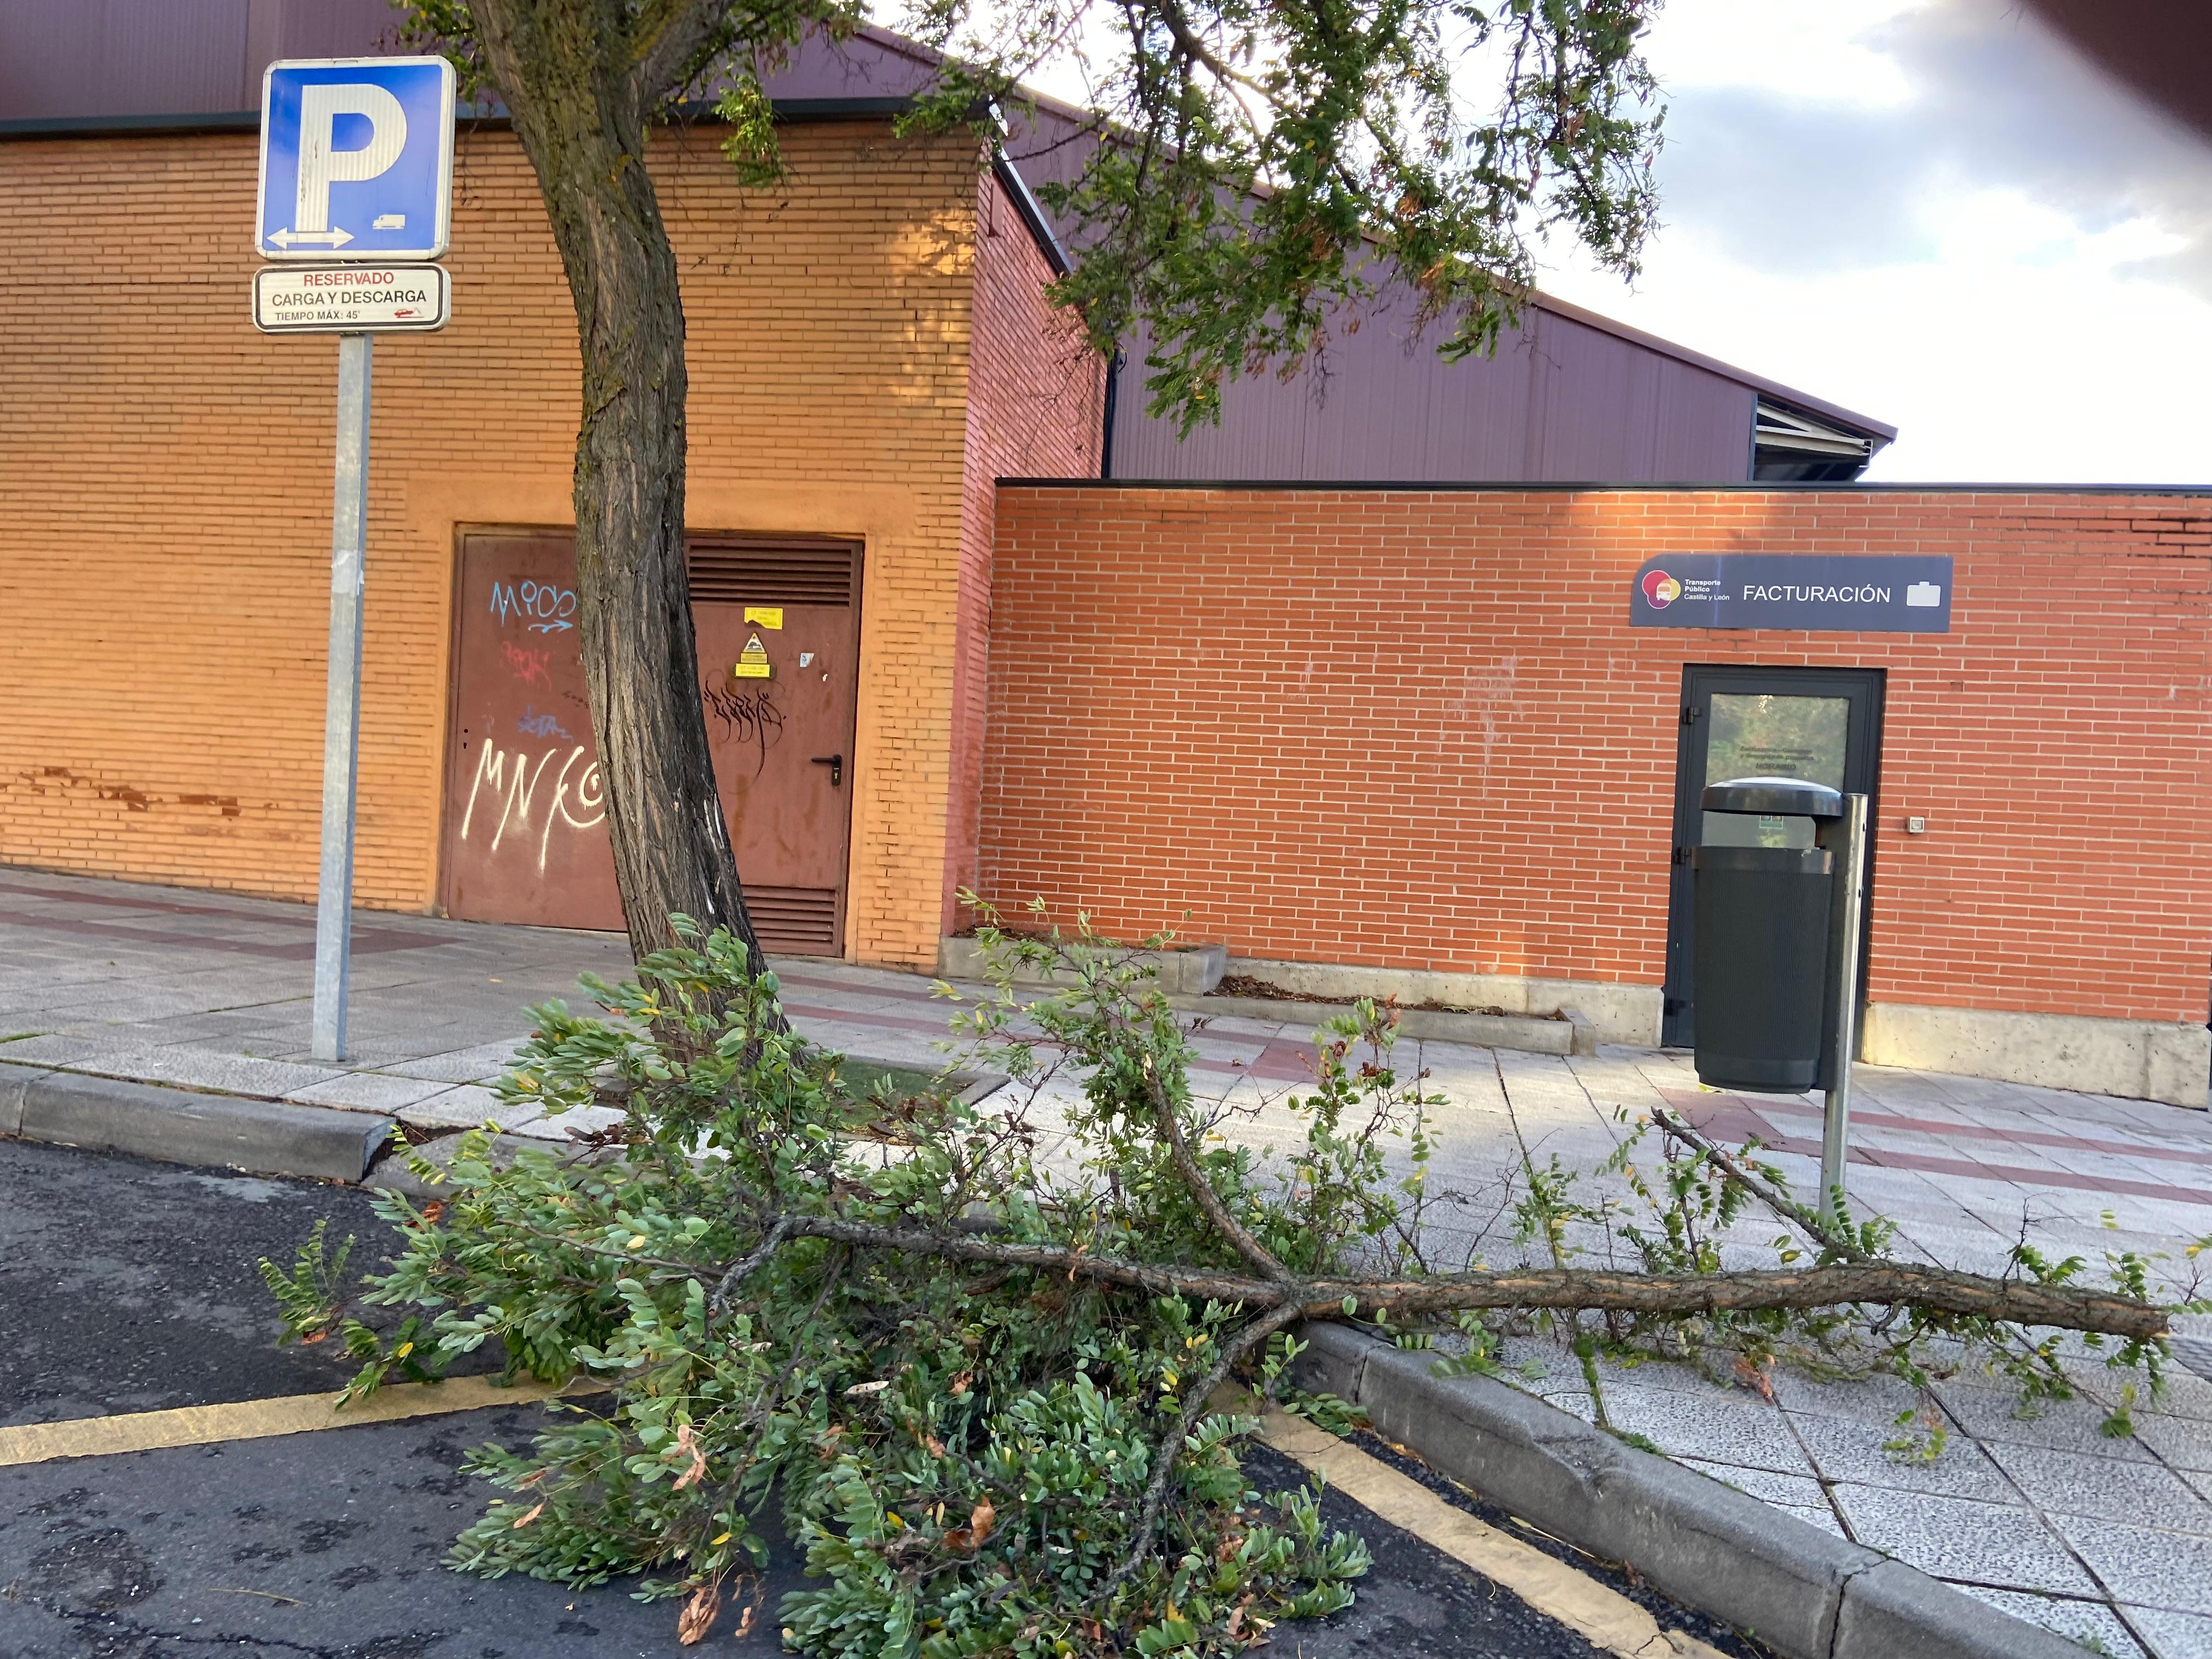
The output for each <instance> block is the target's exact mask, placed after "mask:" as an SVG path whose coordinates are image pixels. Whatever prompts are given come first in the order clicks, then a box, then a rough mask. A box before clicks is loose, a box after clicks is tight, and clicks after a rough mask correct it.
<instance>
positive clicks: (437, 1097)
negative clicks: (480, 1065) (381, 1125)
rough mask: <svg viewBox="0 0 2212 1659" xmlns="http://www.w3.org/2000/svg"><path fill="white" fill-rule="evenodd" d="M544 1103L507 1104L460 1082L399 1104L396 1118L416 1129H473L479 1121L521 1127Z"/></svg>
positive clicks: (534, 1116) (540, 1111)
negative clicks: (409, 1103)
mask: <svg viewBox="0 0 2212 1659" xmlns="http://www.w3.org/2000/svg"><path fill="white" fill-rule="evenodd" d="M544 1111H545V1109H544V1107H542V1106H539V1105H538V1104H536V1103H531V1104H528V1105H514V1106H510V1105H508V1104H507V1103H506V1102H505V1101H502V1100H501V1098H500V1097H498V1096H497V1095H495V1094H494V1093H492V1091H490V1090H489V1089H481V1088H478V1087H477V1086H476V1085H473V1084H463V1085H460V1086H459V1087H458V1088H453V1089H441V1090H440V1091H438V1092H437V1093H436V1094H434V1095H432V1096H430V1097H428V1099H425V1100H421V1101H417V1102H416V1103H415V1104H414V1105H412V1106H405V1107H402V1108H401V1109H400V1110H399V1112H398V1118H399V1121H401V1122H402V1123H404V1124H407V1125H409V1126H410V1127H415V1128H419V1129H473V1128H475V1127H477V1125H478V1124H480V1123H496V1124H497V1125H499V1127H501V1128H502V1129H520V1128H521V1127H523V1125H525V1124H526V1123H528V1122H530V1121H532V1120H533V1119H535V1118H538V1117H542V1116H543V1115H544Z"/></svg>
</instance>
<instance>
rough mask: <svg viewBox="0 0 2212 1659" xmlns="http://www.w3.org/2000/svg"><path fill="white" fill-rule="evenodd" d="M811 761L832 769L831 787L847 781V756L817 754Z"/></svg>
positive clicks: (830, 776) (830, 774) (830, 775)
mask: <svg viewBox="0 0 2212 1659" xmlns="http://www.w3.org/2000/svg"><path fill="white" fill-rule="evenodd" d="M810 764H811V765H814V766H826V767H828V768H829V787H831V788H832V789H835V788H836V787H838V786H839V785H840V784H842V783H843V782H844V781H845V757H843V756H842V755H817V756H815V757H813V759H812V760H811V762H810Z"/></svg>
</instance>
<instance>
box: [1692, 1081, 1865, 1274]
mask: <svg viewBox="0 0 2212 1659" xmlns="http://www.w3.org/2000/svg"><path fill="white" fill-rule="evenodd" d="M1650 1113H1651V1121H1653V1122H1654V1123H1656V1124H1657V1125H1658V1126H1659V1132H1660V1133H1662V1134H1664V1135H1670V1136H1672V1137H1673V1138H1674V1139H1676V1140H1679V1141H1680V1142H1681V1143H1682V1144H1683V1145H1684V1146H1687V1147H1690V1148H1692V1150H1693V1151H1696V1152H1702V1153H1703V1154H1704V1155H1705V1157H1707V1158H1711V1160H1712V1161H1713V1163H1714V1164H1715V1165H1716V1166H1717V1167H1718V1168H1719V1170H1721V1172H1722V1173H1723V1175H1725V1176H1728V1177H1729V1179H1730V1180H1731V1181H1734V1182H1736V1183H1737V1184H1738V1185H1740V1186H1741V1187H1742V1188H1743V1189H1744V1190H1745V1191H1746V1192H1747V1193H1749V1194H1751V1195H1752V1196H1753V1198H1755V1199H1757V1200H1759V1202H1760V1203H1762V1204H1764V1205H1765V1206H1767V1208H1769V1209H1770V1210H1772V1211H1774V1212H1776V1213H1777V1214H1778V1215H1780V1216H1783V1217H1784V1218H1787V1219H1788V1220H1790V1221H1794V1222H1796V1224H1797V1225H1798V1228H1799V1229H1800V1231H1802V1232H1803V1233H1804V1234H1805V1235H1806V1237H1808V1238H1811V1239H1813V1240H1814V1241H1815V1242H1816V1243H1820V1244H1824V1245H1826V1247H1827V1248H1828V1249H1832V1250H1833V1251H1835V1252H1836V1253H1837V1254H1838V1255H1842V1256H1844V1257H1846V1258H1848V1259H1849V1260H1850V1261H1874V1260H1875V1258H1874V1257H1873V1256H1870V1255H1868V1254H1867V1253H1866V1252H1865V1251H1864V1250H1863V1249H1860V1248H1859V1245H1858V1242H1857V1240H1856V1239H1854V1238H1853V1237H1851V1236H1850V1232H1849V1231H1845V1230H1844V1229H1842V1228H1838V1227H1833V1226H1831V1225H1829V1224H1828V1223H1827V1222H1826V1221H1823V1220H1822V1219H1821V1218H1820V1214H1819V1212H1816V1211H1813V1210H1808V1209H1807V1208H1806V1207H1805V1206H1803V1205H1802V1204H1800V1203H1799V1202H1798V1201H1797V1200H1796V1199H1794V1198H1792V1197H1790V1194H1787V1193H1785V1192H1784V1191H1783V1190H1782V1189H1781V1188H1778V1187H1777V1186H1776V1185H1775V1184H1774V1183H1773V1182H1771V1181H1766V1180H1763V1179H1761V1178H1760V1177H1759V1176H1755V1175H1753V1173H1752V1172H1751V1171H1750V1170H1747V1169H1745V1168H1744V1167H1743V1165H1742V1164H1740V1163H1738V1162H1737V1161H1736V1159H1735V1158H1733V1157H1732V1156H1730V1155H1729V1152H1727V1151H1726V1150H1725V1149H1724V1148H1723V1147H1722V1146H1720V1145H1718V1144H1717V1142H1715V1141H1714V1140H1712V1139H1711V1138H1710V1137H1708V1136H1706V1135H1705V1134H1704V1133H1701V1132H1700V1131H1699V1130H1696V1129H1693V1128H1692V1127H1690V1126H1689V1125H1688V1124H1686V1123H1685V1122H1683V1121H1682V1120H1681V1119H1680V1118H1678V1117H1676V1116H1674V1115H1673V1114H1671V1113H1669V1112H1667V1111H1665V1110H1663V1109H1661V1108H1659V1107H1657V1106H1654V1107H1652V1108H1650Z"/></svg>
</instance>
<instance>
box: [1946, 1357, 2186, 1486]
mask: <svg viewBox="0 0 2212 1659" xmlns="http://www.w3.org/2000/svg"><path fill="white" fill-rule="evenodd" d="M1991 1382H1992V1383H1993V1384H1994V1383H1995V1379H1991ZM1934 1386H1935V1389H1936V1395H1937V1397H1938V1398H1940V1399H1941V1400H1942V1402H1943V1407H1944V1409H1945V1410H1946V1411H1948V1412H1949V1413H1951V1415H1952V1416H1953V1417H1954V1418H1956V1419H1958V1421H1959V1425H1960V1427H1961V1428H1963V1429H1964V1430H1965V1431H1966V1432H1967V1433H1968V1434H1970V1435H1972V1437H1974V1438H1975V1439H1977V1440H1983V1441H2003V1442H2007V1443H2010V1444H2013V1445H2018V1446H2051V1447H2055V1448H2057V1449H2058V1450H2060V1451H2076V1452H2087V1454H2089V1455H2091V1456H2093V1457H2130V1458H2135V1459H2137V1460H2141V1461H2148V1458H2149V1457H2150V1452H2149V1450H2148V1449H2147V1448H2146V1447H2145V1446H2144V1445H2142V1444H2139V1443H2137V1441H2136V1440H2129V1439H2125V1438H2122V1439H2117V1440H2116V1439H2113V1438H2112V1437H2109V1436H2107V1435H2106V1433H2105V1432H2104V1429H2103V1425H2104V1422H2105V1419H2106V1418H2107V1417H2109V1416H2111V1415H2112V1413H2111V1412H2110V1410H2109V1409H2108V1408H2107V1407H2104V1406H2102V1405H2100V1404H2099V1403H2098V1402H2097V1401H2093V1400H2055V1401H2047V1402H2044V1403H2041V1404H2039V1405H2037V1406H2036V1407H2033V1409H2032V1411H2030V1412H2029V1413H2027V1414H2025V1415H2022V1414H2021V1412H2020V1395H2019V1394H2018V1392H2017V1391H2015V1390H2013V1389H2006V1388H2003V1387H2001V1386H1990V1387H1986V1388H1977V1387H1972V1386H1969V1385H1967V1384H1966V1383H1964V1382H1962V1381H1954V1382H1948V1383H1936V1384H1935V1385H1934ZM2148 1420H2149V1419H2148V1418H2147V1417H2145V1416H2142V1415H2138V1416H2137V1418H2136V1435H2137V1437H2138V1439H2140V1438H2141V1437H2142V1425H2143V1424H2144V1423H2145V1422H2147V1421H2148ZM2197 1427H2199V1428H2202V1427H2203V1425H2197ZM2208 1450H2212V1443H2208ZM2204 1467H2205V1468H2212V1463H2207V1464H2206V1465H2205V1466H2204Z"/></svg>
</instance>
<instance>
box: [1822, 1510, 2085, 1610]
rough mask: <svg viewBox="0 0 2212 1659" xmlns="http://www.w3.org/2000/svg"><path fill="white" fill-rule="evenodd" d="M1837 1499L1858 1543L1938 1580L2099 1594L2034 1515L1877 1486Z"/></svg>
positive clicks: (2001, 1587)
mask: <svg viewBox="0 0 2212 1659" xmlns="http://www.w3.org/2000/svg"><path fill="white" fill-rule="evenodd" d="M1832 1492H1833V1494H1834V1497H1835V1500H1836V1505H1837V1507H1838V1509H1840V1510H1842V1511H1843V1515H1844V1520H1845V1521H1847V1522H1850V1529H1851V1534H1852V1536H1854V1537H1856V1538H1857V1540H1858V1541H1859V1542H1861V1543H1862V1544H1865V1545H1867V1546H1869V1547H1871V1548H1874V1549H1879V1550H1887V1551H1888V1552H1889V1553H1891V1554H1893V1555H1894V1556H1896V1557H1897V1559H1899V1560H1900V1561H1904V1562H1906V1563H1908V1564H1909V1565H1912V1566H1916V1567H1917V1568H1919V1569H1920V1570H1921V1571H1923V1572H1925V1573H1931V1574H1933V1575H1934V1576H1935V1577H1938V1578H1955V1579H1963V1580H1966V1581H1968V1582H1971V1583H1978V1584H1988V1585H1991V1586H1993V1587H1995V1588H1996V1589H2027V1590H2050V1591H2055V1592H2057V1594H2059V1595H2091V1596H2093V1595H2097V1594H2098V1593H2099V1592H2098V1587H2097V1584H2096V1583H2095V1582H2094V1581H2093V1579H2091V1578H2090V1577H2089V1575H2088V1573H2087V1571H2084V1570H2083V1569H2082V1566H2081V1563H2080V1562H2079V1561H2077V1560H2075V1559H2074V1555H2073V1553H2072V1552H2071V1551H2070V1550H2069V1549H2068V1548H2067V1547H2066V1544H2065V1542H2064V1541H2063V1540H2062V1539H2061V1538H2060V1537H2059V1536H2058V1534H2057V1533H2055V1532H2053V1531H2052V1530H2051V1528H2050V1527H2048V1526H2046V1525H2045V1524H2044V1522H2043V1520H2042V1519H2041V1517H2040V1516H2038V1515H2036V1513H2035V1512H2034V1511H2033V1510H2029V1509H2027V1508H2023V1507H2021V1506H2017V1505H2013V1504H1979V1503H1975V1502H1973V1501H1972V1500H1971V1499H1968V1498H1939V1497H1936V1496H1934V1495H1933V1494H1931V1493H1928V1492H1893V1491H1890V1490H1887V1489H1886V1488H1883V1487H1880V1486H1851V1485H1849V1484H1845V1485H1841V1486H1835V1487H1833V1488H1832ZM2083 1524H2090V1525H2100V1524H2102V1523H2101V1522H2087V1523H2083Z"/></svg>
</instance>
